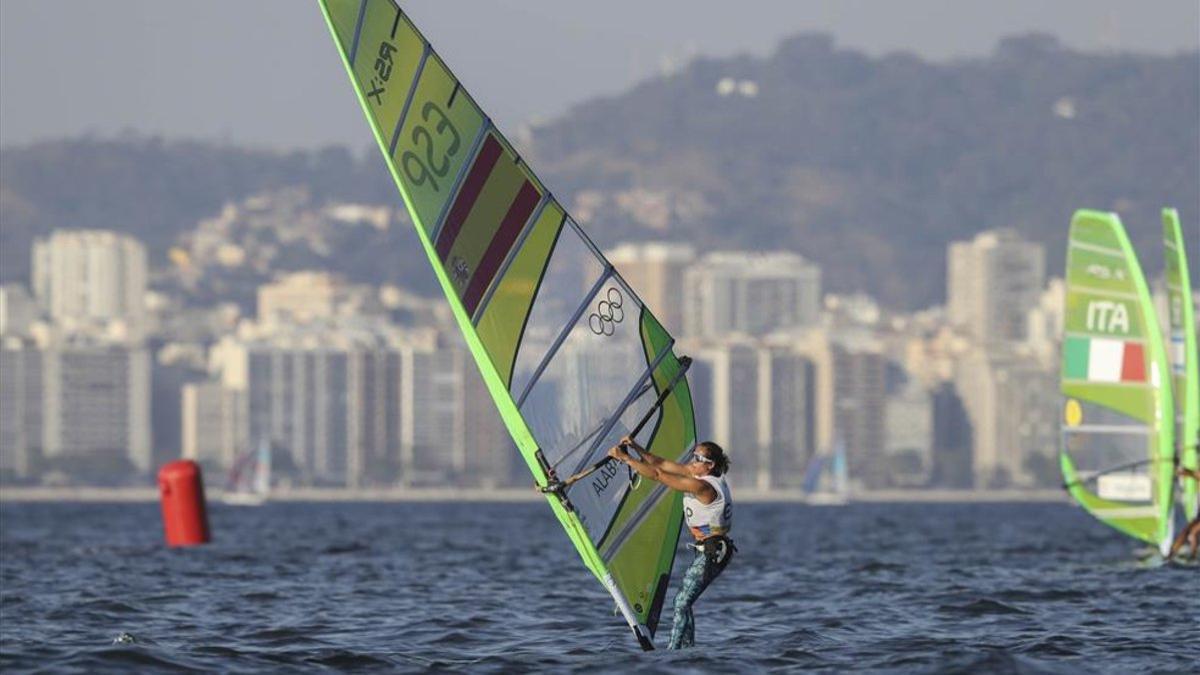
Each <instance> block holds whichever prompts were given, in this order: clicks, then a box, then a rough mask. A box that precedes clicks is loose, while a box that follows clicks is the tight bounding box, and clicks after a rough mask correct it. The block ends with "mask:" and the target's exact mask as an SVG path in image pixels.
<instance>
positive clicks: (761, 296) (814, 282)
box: [683, 252, 821, 339]
mask: <svg viewBox="0 0 1200 675" xmlns="http://www.w3.org/2000/svg"><path fill="white" fill-rule="evenodd" d="M820 303H821V270H820V269H819V268H818V267H817V266H816V265H813V264H812V263H810V262H808V261H807V260H805V259H804V258H802V257H800V256H798V255H796V254H794V253H745V252H719V253H711V254H709V255H706V256H704V257H703V258H701V259H700V260H698V261H697V262H696V263H694V264H693V265H692V266H691V267H689V268H688V269H687V272H686V273H685V276H684V305H683V306H684V316H683V328H684V334H685V335H687V336H689V337H695V338H707V339H719V338H721V337H723V336H725V335H729V334H731V333H743V334H746V335H766V334H768V333H771V332H773V331H776V330H780V329H794V328H802V327H806V326H812V325H815V324H816V322H817V319H818V318H819V316H820V311H821V304H820Z"/></svg>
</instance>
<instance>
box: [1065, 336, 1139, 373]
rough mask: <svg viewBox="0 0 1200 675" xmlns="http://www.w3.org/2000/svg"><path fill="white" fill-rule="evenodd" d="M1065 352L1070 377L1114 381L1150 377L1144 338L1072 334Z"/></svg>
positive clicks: (1066, 368)
mask: <svg viewBox="0 0 1200 675" xmlns="http://www.w3.org/2000/svg"><path fill="white" fill-rule="evenodd" d="M1063 352H1064V356H1065V358H1064V359H1063V360H1064V364H1063V366H1064V369H1065V375H1066V377H1067V379H1071V380H1087V381H1088V382H1113V383H1119V382H1145V381H1146V357H1145V353H1144V351H1143V349H1142V343H1140V342H1126V341H1124V340H1112V339H1106V338H1089V337H1071V336H1068V337H1067V340H1066V344H1065V345H1064V347H1063Z"/></svg>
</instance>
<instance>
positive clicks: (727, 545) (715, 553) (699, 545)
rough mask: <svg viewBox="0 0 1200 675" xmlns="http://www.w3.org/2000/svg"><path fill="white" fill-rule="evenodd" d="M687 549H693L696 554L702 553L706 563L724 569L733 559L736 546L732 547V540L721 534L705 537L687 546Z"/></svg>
mask: <svg viewBox="0 0 1200 675" xmlns="http://www.w3.org/2000/svg"><path fill="white" fill-rule="evenodd" d="M688 547H689V548H692V549H695V550H696V552H697V553H703V554H704V557H705V558H708V562H710V563H712V564H714V565H717V566H718V567H724V566H725V565H728V564H729V561H730V560H732V559H733V554H734V553H737V550H738V548H737V546H734V544H733V540H732V539H730V538H729V537H727V536H725V535H723V534H714V535H712V536H711V537H705V538H703V539H701V540H700V541H697V542H695V543H692V544H688Z"/></svg>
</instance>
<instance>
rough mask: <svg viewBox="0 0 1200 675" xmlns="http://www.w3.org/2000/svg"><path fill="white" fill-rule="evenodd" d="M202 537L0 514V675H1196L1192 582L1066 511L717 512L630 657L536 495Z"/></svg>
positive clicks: (288, 514) (118, 508)
mask: <svg viewBox="0 0 1200 675" xmlns="http://www.w3.org/2000/svg"><path fill="white" fill-rule="evenodd" d="M210 521H211V524H212V528H213V532H214V542H213V543H212V544H211V545H209V546H206V547H200V548H193V549H186V550H168V549H166V548H164V546H163V545H162V531H161V521H160V517H159V513H158V508H157V505H154V504H113V505H97V504H61V505H60V504H13V503H6V504H3V505H0V670H3V671H4V672H21V671H35V670H43V671H47V672H72V671H74V672H99V671H121V672H128V671H131V670H137V671H140V672H146V671H156V670H161V671H179V670H196V671H218V672H262V671H272V670H337V671H341V670H386V671H393V672H394V671H421V670H431V669H436V670H443V671H462V672H473V673H474V672H500V671H504V672H510V671H521V672H526V671H531V670H539V671H549V672H556V673H557V672H567V671H627V670H641V671H654V672H706V671H714V672H715V671H721V672H744V671H764V670H798V669H814V670H826V671H844V670H847V669H868V670H878V671H892V672H1020V673H1040V672H1046V673H1069V672H1088V673H1092V672H1114V673H1127V672H1135V671H1155V672H1195V671H1196V667H1197V663H1198V662H1200V661H1197V656H1196V654H1197V651H1196V650H1197V646H1196V645H1197V638H1198V637H1200V574H1198V568H1196V567H1184V566H1153V565H1147V564H1145V563H1142V562H1139V561H1138V558H1137V556H1136V555H1135V549H1137V548H1138V547H1137V546H1136V545H1135V544H1134V543H1132V542H1131V541H1129V540H1127V539H1125V538H1123V537H1121V536H1120V535H1117V534H1115V533H1110V532H1109V531H1108V530H1107V529H1106V528H1104V527H1103V526H1101V525H1099V524H1097V523H1095V522H1093V521H1092V520H1091V519H1090V518H1088V517H1087V516H1086V515H1085V514H1083V513H1082V512H1081V511H1079V510H1077V509H1074V508H1071V507H1069V506H1066V505H1046V504H1039V505H1020V504H1007V505H1004V504H1002V505H994V504H945V505H926V504H922V505H916V504H861V505H852V506H849V507H810V506H802V505H795V504H744V505H740V506H739V507H738V510H737V514H736V517H735V529H734V534H735V535H736V536H735V539H736V541H737V543H738V546H739V548H740V553H739V555H738V557H737V558H736V559H735V560H734V562H733V563H732V564H731V566H730V567H729V568H728V569H727V570H726V572H725V574H724V575H723V576H722V577H720V578H719V579H717V581H716V582H714V584H713V586H712V587H711V588H710V589H709V590H708V591H707V592H706V594H705V595H704V596H703V597H702V598H701V600H700V602H699V603H698V604H697V606H696V612H697V614H696V617H697V619H696V620H697V642H698V644H699V647H698V648H696V649H693V650H690V651H685V652H667V651H665V650H660V651H656V652H651V653H644V652H642V651H640V650H639V649H638V647H637V645H636V643H635V642H634V640H633V638H632V636H631V635H630V633H629V631H628V629H627V628H626V627H625V625H624V623H623V622H622V621H621V619H620V617H618V616H615V615H614V614H613V613H612V603H611V601H610V600H609V599H608V596H607V594H606V593H605V592H604V591H603V590H602V589H601V587H600V585H599V584H598V583H596V582H595V581H594V580H593V579H591V578H590V576H589V575H588V574H587V573H586V572H585V571H584V568H583V566H582V564H580V563H579V562H578V560H577V558H576V555H575V553H574V550H573V548H572V547H571V546H570V544H569V542H568V541H567V539H566V536H565V535H564V534H563V533H562V532H561V531H560V529H559V527H558V524H557V523H556V522H555V521H554V518H553V516H552V515H551V513H550V511H549V509H548V508H547V507H546V506H545V505H544V504H538V503H529V504H409V503H386V504H361V503H321V504H267V505H265V506H262V507H257V508H245V507H242V508H238V507H228V506H220V505H214V506H213V507H212V508H211V510H210ZM689 559H690V555H685V554H683V553H681V554H680V555H679V556H678V557H677V559H676V578H678V576H679V573H680V571H681V570H682V566H683V565H684V564H686V563H687V562H688V560H689ZM673 593H674V589H672V594H673ZM666 611H669V602H668V610H665V612H666ZM665 612H664V613H665ZM669 625H670V617H669V615H665V616H664V617H663V625H662V629H661V631H660V635H659V639H660V641H665V636H666V635H665V633H666V631H667V630H669Z"/></svg>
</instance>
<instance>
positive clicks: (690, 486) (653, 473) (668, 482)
mask: <svg viewBox="0 0 1200 675" xmlns="http://www.w3.org/2000/svg"><path fill="white" fill-rule="evenodd" d="M608 456H609V457H612V458H613V459H615V460H617V461H618V462H624V463H625V464H628V465H629V466H630V468H632V469H633V470H634V471H636V472H637V473H638V475H640V476H643V477H645V478H649V479H650V480H652V481H656V482H659V483H662V484H663V485H665V486H667V487H669V488H671V489H672V490H678V491H680V492H687V493H689V494H693V495H696V498H697V499H699V500H700V502H701V503H703V504H711V503H712V502H713V500H714V499H716V498H717V491H716V490H714V489H713V486H711V485H709V484H708V482H707V481H702V480H700V479H698V478H692V477H691V476H681V475H679V474H675V473H671V472H669V471H665V470H663V469H662V468H660V467H658V466H655V465H653V464H650V463H649V462H645V461H642V460H640V459H635V458H634V457H633V456H631V455H630V454H629V453H628V452H626V451H625V449H624V448H623V447H622V446H620V445H615V446H613V447H612V449H611V450H609V451H608ZM660 461H665V460H660ZM672 463H673V462H672Z"/></svg>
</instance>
